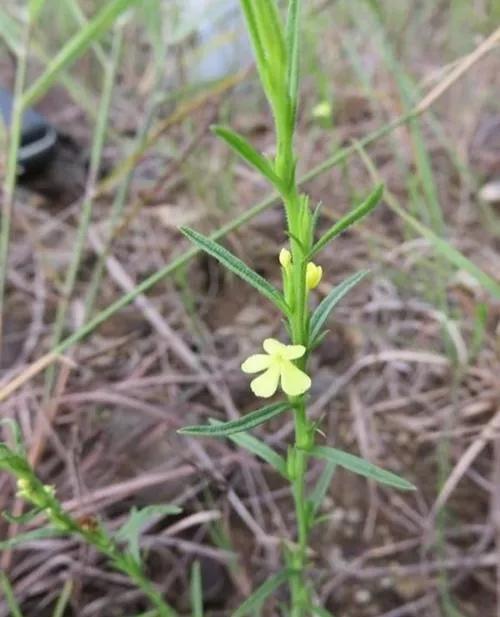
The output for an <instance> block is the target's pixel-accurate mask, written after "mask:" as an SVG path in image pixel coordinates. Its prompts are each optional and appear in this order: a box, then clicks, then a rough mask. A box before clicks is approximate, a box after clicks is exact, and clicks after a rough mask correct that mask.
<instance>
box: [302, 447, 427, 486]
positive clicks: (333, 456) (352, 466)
mask: <svg viewBox="0 0 500 617" xmlns="http://www.w3.org/2000/svg"><path fill="white" fill-rule="evenodd" d="M310 455H311V456H315V457H316V458H320V459H323V460H326V461H331V462H332V463H336V464H337V465H339V467H343V468H344V469H348V470H349V471H352V472H353V473H355V474H358V475H359V476H364V477H365V478H369V479H370V480H375V482H379V483H380V484H386V485H387V486H392V487H393V488H397V489H399V490H402V491H414V490H416V489H415V486H414V485H413V484H411V482H408V481H407V480H404V479H403V478H400V477H399V476H397V475H396V474H395V473H392V472H391V471H385V469H382V468H381V467H377V466H376V465H374V464H373V463H370V462H369V461H366V460H365V459H363V458H360V457H359V456H355V455H354V454H350V453H349V452H344V451H343V450H337V449H336V448H330V447H329V446H314V447H313V448H312V450H311V451H310Z"/></svg>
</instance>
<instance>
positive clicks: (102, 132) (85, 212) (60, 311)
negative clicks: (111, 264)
mask: <svg viewBox="0 0 500 617" xmlns="http://www.w3.org/2000/svg"><path fill="white" fill-rule="evenodd" d="M122 43H123V29H122V27H121V26H117V27H116V28H115V30H114V34H113V43H112V49H111V56H110V59H109V62H108V64H107V66H106V69H105V72H104V79H103V92H102V97H101V103H100V105H99V111H98V115H97V123H96V127H95V132H94V138H93V144H92V151H91V159H90V168H89V175H88V180H87V186H86V190H85V197H84V199H83V203H82V209H81V217H80V223H79V226H78V230H77V236H76V240H75V247H74V249H73V253H72V256H71V262H70V264H69V267H68V270H67V272H66V277H65V281H64V284H63V289H62V294H61V299H60V301H59V304H58V307H57V313H56V318H55V321H54V327H53V331H52V342H51V344H52V346H53V347H57V346H58V345H59V343H60V340H61V337H62V333H63V330H64V325H65V322H66V317H67V313H68V308H69V303H70V300H71V296H72V294H73V290H74V287H75V283H76V278H77V275H78V271H79V269H80V263H81V260H82V256H83V251H84V247H85V241H86V238H87V233H88V229H89V225H90V221H91V218H92V211H93V205H94V192H95V187H96V185H97V181H98V177H99V169H100V166H101V159H102V152H103V149H104V143H105V140H106V134H107V128H108V118H109V111H110V107H111V98H112V93H113V87H114V84H115V78H116V73H117V68H118V63H119V59H120V55H121V49H122ZM54 378H55V367H53V366H52V367H50V368H49V370H48V371H47V374H46V379H45V398H46V401H47V400H48V398H49V397H50V393H51V391H52V386H53V383H54Z"/></svg>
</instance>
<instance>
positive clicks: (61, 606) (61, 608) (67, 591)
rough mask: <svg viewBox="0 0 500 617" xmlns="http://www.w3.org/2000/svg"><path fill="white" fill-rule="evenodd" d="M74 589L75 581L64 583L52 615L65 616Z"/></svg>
mask: <svg viewBox="0 0 500 617" xmlns="http://www.w3.org/2000/svg"><path fill="white" fill-rule="evenodd" d="M72 591H73V582H72V581H66V582H65V583H64V587H63V590H62V592H61V595H60V596H59V599H58V600H57V604H56V606H55V608H54V612H53V613H52V617H64V613H65V612H66V608H67V606H68V603H69V601H70V599H71V592H72Z"/></svg>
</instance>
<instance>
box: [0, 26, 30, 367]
mask: <svg viewBox="0 0 500 617" xmlns="http://www.w3.org/2000/svg"><path fill="white" fill-rule="evenodd" d="M31 30H32V20H31V19H30V18H29V17H28V19H27V22H26V26H25V29H24V37H23V39H24V40H23V42H22V44H21V45H20V46H19V48H18V50H17V70H16V82H15V86H14V103H13V107H12V113H11V125H10V132H9V147H8V152H7V166H6V173H5V179H4V184H3V199H2V202H3V203H2V218H1V221H0V357H1V354H2V352H1V350H2V340H3V326H4V317H5V288H6V283H7V272H8V260H9V244H10V230H11V222H12V214H13V209H14V193H15V190H16V184H17V173H18V164H17V161H18V157H19V146H20V144H21V132H22V122H23V111H24V108H23V102H22V97H23V90H24V84H25V81H26V71H27V66H28V51H29V42H30V38H31Z"/></svg>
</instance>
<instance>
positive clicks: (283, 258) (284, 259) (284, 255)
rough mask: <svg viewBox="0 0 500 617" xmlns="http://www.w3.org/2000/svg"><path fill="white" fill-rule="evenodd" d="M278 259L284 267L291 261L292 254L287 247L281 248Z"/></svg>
mask: <svg viewBox="0 0 500 617" xmlns="http://www.w3.org/2000/svg"><path fill="white" fill-rule="evenodd" d="M279 259H280V264H281V266H282V267H283V268H285V269H286V268H288V267H289V266H290V264H291V263H292V255H291V253H290V251H289V250H288V249H281V251H280V257H279Z"/></svg>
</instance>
